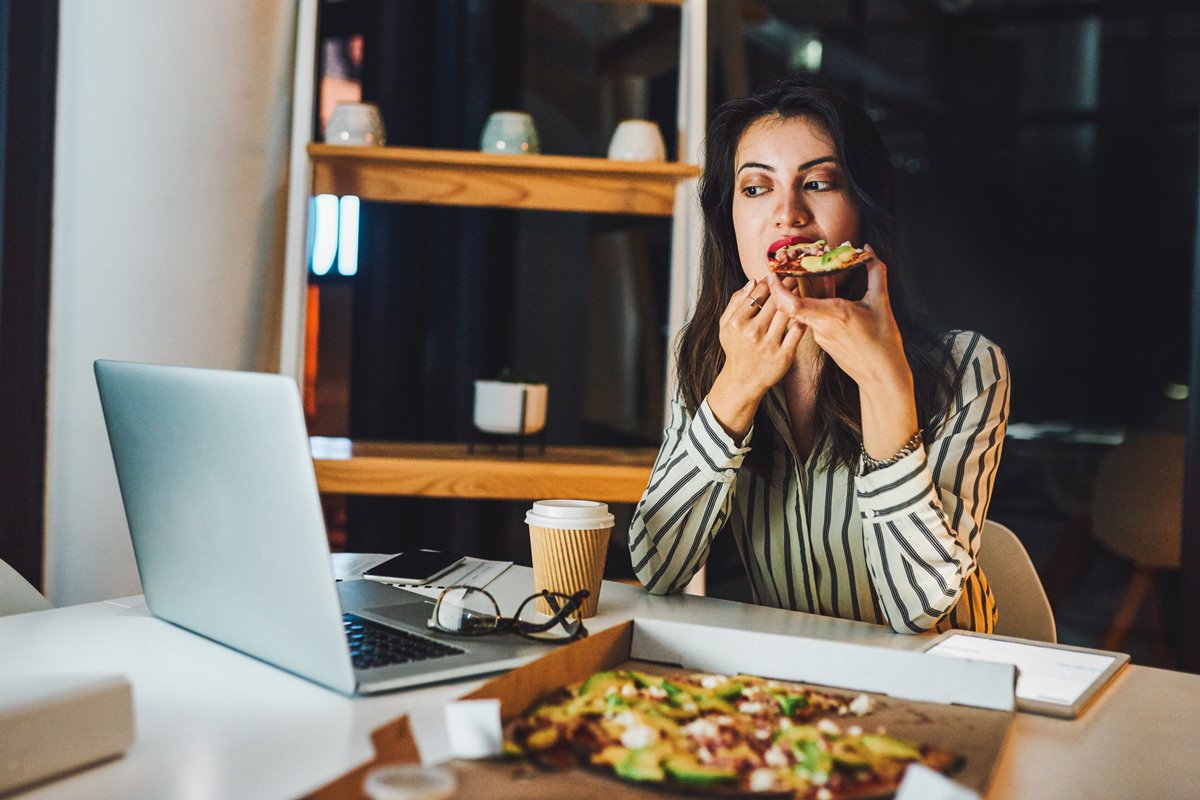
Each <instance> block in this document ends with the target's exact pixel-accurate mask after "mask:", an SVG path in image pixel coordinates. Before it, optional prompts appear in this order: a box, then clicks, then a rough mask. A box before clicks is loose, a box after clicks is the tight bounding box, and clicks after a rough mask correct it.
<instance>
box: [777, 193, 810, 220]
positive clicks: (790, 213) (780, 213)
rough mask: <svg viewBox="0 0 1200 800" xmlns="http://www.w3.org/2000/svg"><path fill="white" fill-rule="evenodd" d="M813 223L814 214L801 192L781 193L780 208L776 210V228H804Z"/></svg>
mask: <svg viewBox="0 0 1200 800" xmlns="http://www.w3.org/2000/svg"><path fill="white" fill-rule="evenodd" d="M810 222H812V214H811V213H810V212H809V210H808V206H806V205H805V203H804V199H803V196H802V195H801V194H800V193H799V192H780V202H779V208H777V209H776V210H775V227H777V228H793V227H796V228H802V227H804V226H805V225H807V224H808V223H810Z"/></svg>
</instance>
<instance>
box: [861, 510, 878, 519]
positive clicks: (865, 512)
mask: <svg viewBox="0 0 1200 800" xmlns="http://www.w3.org/2000/svg"><path fill="white" fill-rule="evenodd" d="M862 515H863V516H864V517H866V518H867V519H872V518H874V516H875V509H873V508H866V509H863V512H862Z"/></svg>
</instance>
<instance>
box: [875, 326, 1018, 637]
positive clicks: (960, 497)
mask: <svg viewBox="0 0 1200 800" xmlns="http://www.w3.org/2000/svg"><path fill="white" fill-rule="evenodd" d="M966 338H967V341H959V342H958V343H956V348H955V349H956V351H958V353H961V357H960V360H959V362H958V363H959V366H958V376H957V379H956V383H955V386H956V390H955V396H954V398H953V399H952V400H951V406H950V408H949V409H948V413H947V415H946V416H945V419H944V420H943V421H942V422H941V423H940V424H939V425H938V427H937V433H936V438H935V439H934V440H933V442H932V443H931V444H930V446H929V448H928V452H927V451H926V449H925V448H918V450H917V451H916V452H914V453H912V454H910V455H908V456H906V457H905V458H903V459H901V460H900V461H898V462H897V463H895V464H892V465H889V466H887V467H884V468H882V469H879V470H876V471H875V472H871V473H868V474H866V475H859V476H858V478H857V480H856V494H857V500H858V507H859V513H860V514H861V515H862V522H863V540H864V541H863V545H864V548H865V550H866V554H867V561H868V566H869V568H870V571H871V577H872V584H873V587H874V591H875V595H876V597H877V598H878V600H879V603H880V605H881V606H882V608H883V610H884V613H885V615H886V616H887V619H888V622H889V623H890V624H891V626H892V628H893V629H894V630H896V631H899V632H902V633H903V632H910V633H920V632H922V631H925V630H928V629H930V628H932V627H934V626H935V625H937V624H938V622H939V621H940V620H941V619H942V618H943V617H945V616H946V614H948V613H949V612H951V610H952V609H954V607H955V604H956V603H958V600H959V597H960V595H961V594H962V592H963V586H964V582H965V581H966V580H967V578H968V576H970V575H971V573H973V572H974V570H975V566H976V557H977V555H978V553H979V532H980V530H981V529H982V527H983V522H984V519H985V518H986V516H987V510H988V503H989V502H990V500H991V494H992V486H993V483H994V482H995V477H996V468H997V466H998V465H999V463H1000V450H1001V446H1002V444H1003V442H1004V431H1005V429H1006V427H1007V425H1008V402H1009V380H1008V364H1007V362H1006V361H1005V359H1004V354H1003V353H1002V352H1001V351H1000V349H999V348H998V347H996V346H995V345H994V344H992V343H991V342H989V341H987V340H986V339H984V338H983V337H981V336H979V335H978V334H971V335H970V336H969V337H966Z"/></svg>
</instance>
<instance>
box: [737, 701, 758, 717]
mask: <svg viewBox="0 0 1200 800" xmlns="http://www.w3.org/2000/svg"><path fill="white" fill-rule="evenodd" d="M737 709H738V711H740V712H742V713H743V714H761V713H762V710H763V704H762V703H738V707H737Z"/></svg>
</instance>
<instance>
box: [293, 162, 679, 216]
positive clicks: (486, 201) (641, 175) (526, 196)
mask: <svg viewBox="0 0 1200 800" xmlns="http://www.w3.org/2000/svg"><path fill="white" fill-rule="evenodd" d="M308 154H309V159H310V161H311V163H312V192H313V194H336V195H357V196H358V197H361V198H362V199H364V200H377V201H384V202H393V203H423V204H431V205H450V206H476V207H491V208H521V209H538V210H543V211H582V212H600V213H610V214H645V215H650V216H662V217H669V216H671V214H672V213H673V212H674V202H675V187H676V185H677V184H678V183H679V182H680V181H682V180H686V179H687V178H694V177H696V176H698V175H699V174H700V170H699V168H698V167H696V166H695V165H692V164H680V163H647V162H638V161H609V160H608V159H604V158H585V157H580V156H547V155H497V154H494V153H477V152H473V151H469V150H435V149H430V148H422V147H347V146H344V145H341V146H340V145H327V144H310V145H309V146H308Z"/></svg>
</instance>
